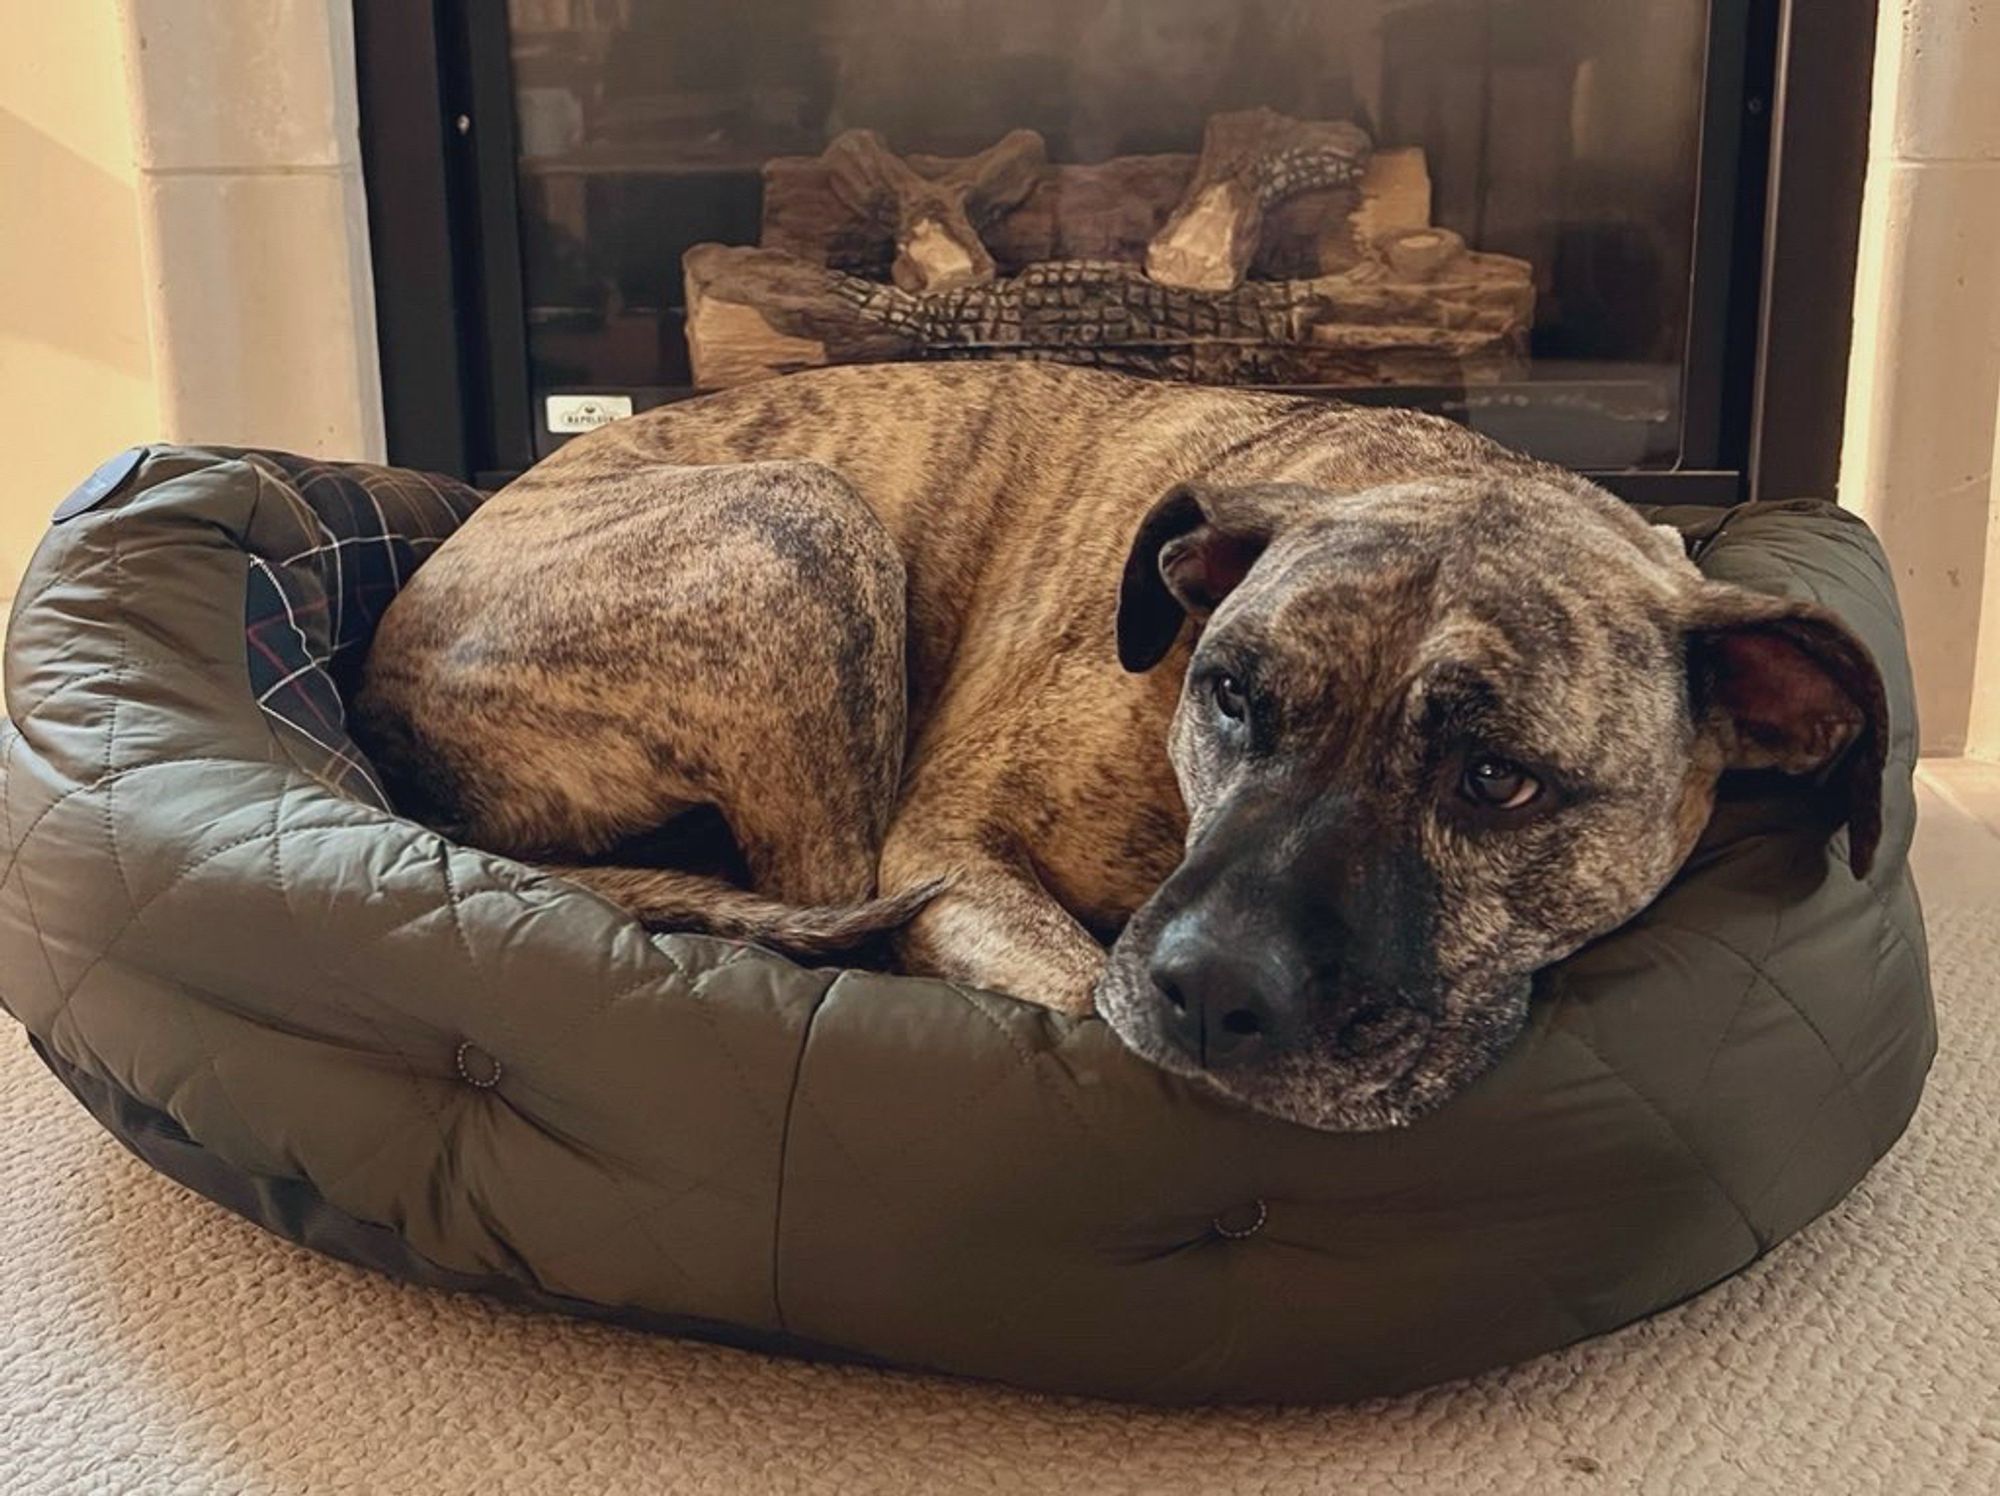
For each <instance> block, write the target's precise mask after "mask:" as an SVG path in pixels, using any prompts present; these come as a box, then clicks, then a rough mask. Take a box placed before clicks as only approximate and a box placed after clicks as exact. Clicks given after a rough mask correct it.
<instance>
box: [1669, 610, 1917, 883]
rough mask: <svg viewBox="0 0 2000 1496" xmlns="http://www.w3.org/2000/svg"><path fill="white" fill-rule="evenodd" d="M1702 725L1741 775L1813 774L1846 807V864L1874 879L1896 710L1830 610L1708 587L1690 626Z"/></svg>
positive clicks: (1692, 677) (1691, 666)
mask: <svg viewBox="0 0 2000 1496" xmlns="http://www.w3.org/2000/svg"><path fill="white" fill-rule="evenodd" d="M1686 628H1687V645H1688V648H1687V658H1688V684H1689V689H1690V690H1691V692H1692V693H1693V698H1694V706H1695V710H1696V714H1697V720H1701V719H1702V718H1704V717H1706V718H1707V719H1709V720H1711V721H1712V722H1713V723H1714V724H1715V725H1716V727H1717V728H1718V730H1719V731H1720V732H1721V733H1722V736H1723V747H1724V751H1725V753H1726V754H1727V758H1726V760H1725V762H1726V763H1727V765H1728V767H1729V768H1732V769H1777V770H1779V771H1781V772H1783V773H1786V774H1810V775H1818V776H1820V777H1821V780H1822V782H1823V783H1824V784H1825V785H1826V786H1827V787H1828V788H1829V789H1830V790H1832V791H1833V792H1834V793H1835V794H1836V795H1837V797H1838V799H1839V803H1840V809H1841V817H1842V819H1843V820H1844V821H1845V822H1846V823H1847V837H1848V861H1849V863H1850V865H1851V866H1852V867H1853V869H1854V872H1855V875H1856V876H1857V877H1858V876H1860V875H1861V874H1863V873H1866V872H1867V871H1868V868H1869V866H1870V865H1871V864H1872V863H1873V861H1874V858H1875V848H1876V844H1877V843H1878V842H1879V841H1880V840H1881V836H1882V771H1883V766H1884V763H1885V762H1886V760H1887V756H1888V747H1889V708H1888V701H1887V698H1886V696H1885V695H1884V693H1883V689H1882V673H1881V671H1879V670H1878V669H1876V667H1875V660H1874V657H1873V656H1872V655H1870V654H1869V652H1868V647H1867V646H1866V645H1865V644H1863V643H1862V642H1861V641H1860V640H1859V639H1857V638H1856V637H1855V636H1854V634H1853V632H1852V631H1851V630H1849V629H1848V627H1847V626H1846V625H1845V624H1843V623H1842V622H1841V621H1840V620H1839V619H1838V618H1836V617H1834V616H1833V614H1831V613H1829V612H1828V611H1827V610H1826V609H1824V608H1820V607H1816V606H1814V605H1813V604H1811V603H1802V602H1795V601H1790V600H1787V599H1785V598H1778V597H1770V596H1766V595H1765V594H1763V593H1757V592H1751V591H1749V590H1747V589H1745V588H1741V587H1732V586H1728V585H1725V584H1722V583H1718V582H1704V583H1702V584H1701V585H1700V587H1699V588H1698V589H1697V591H1696V592H1695V594H1694V596H1693V598H1692V599H1691V601H1690V607H1689V611H1688V613H1687V615H1686Z"/></svg>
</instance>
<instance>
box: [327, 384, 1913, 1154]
mask: <svg viewBox="0 0 2000 1496" xmlns="http://www.w3.org/2000/svg"><path fill="white" fill-rule="evenodd" d="M359 727H360V729H361V731H362V734H363V737H364V741H365V742H367V743H368V744H369V745H370V746H371V748H372V749H373V751H374V752H375V753H376V755H377V757H378V759H379V760H380V762H381V763H382V765H383V767H384V769H385V772H387V773H388V774H389V775H390V779H391V783H392V785H394V786H396V787H398V788H399V790H400V792H401V794H402V795H403V796H404V797H405V803H406V804H408V805H409V806H410V807H411V808H412V809H414V810H417V811H418V812H419V813H422V814H424V815H426V816H427V817H428V818H430V819H432V820H433V821H435V822H436V823H438V824H441V825H445V826H448V827H450V828H451V829H452V830H454V831H455V832H456V833H457V834H458V835H460V836H462V837H464V838H466V839H468V840H470V841H472V842H474V843H476V844H478V845H481V846H485V847H490V848H493V849H495V850H498V851H501V852H507V853H512V854H515V855H518V856H523V857H529V858H535V859H540V860H542V861H544V862H555V863H559V864H562V866H561V867H560V870H561V871H563V872H564V873H565V874H566V875H567V876H569V877H572V878H574V879H576V880H577V881H579V882H581V883H583V884H585V885H586V886H589V887H592V888H595V889H597V890H599V891H600V892H602V893H604V894H605V895H607V896H608V897H610V898H612V899H614V900H616V901H618V902H620V903H621V904H623V905H625V906H626V907H628V908H629V909H630V910H631V911H632V912H633V913H635V914H636V915H638V916H639V917H640V918H642V919H646V920H648V921H650V922H653V923H656V924H662V925H670V926H681V927H688V926H693V927H697V928H706V929H711V930H716V931H720V932H723V933H732V934H738V935H743V936H748V937H751V938H756V939H762V940H765V941H767V942H770V943H773V944H777V945H780V946H784V947H787V948H790V949H793V950H801V951H807V952H812V951H820V950H827V949H831V948H834V947H837V946H839V945H841V944H843V943H848V942H852V941H854V940H855V939H856V938H858V937H859V936H861V935H863V934H865V933H866V932H868V931H871V930H876V931H879V930H885V929H897V930H898V931H899V933H898V935H897V941H898V945H899V948H900V958H901V963H902V965H903V966H904V967H905V968H906V969H907V970H910V971H913V972H926V973H936V974H940V975H943V976H946V977H950V978H953V979H956V980H959V981H963V982H969V983H975V984H978V985H980V986H984V987H991V988H997V989H999V990H1002V991H1005V992H1011V993H1013V994H1015V995H1016V996H1019V997H1022V998H1025V999H1027V1000H1029V1001H1032V1002H1037V1003H1042V1004H1046V1005H1047V1006H1049V1007H1052V1008H1056V1009H1059V1010H1061V1011H1064V1012H1068V1013H1083V1012H1086V1011H1088V1010H1089V1009H1090V1007H1091V1006H1092V1003H1093V998H1094V1000H1095V1005H1096V1007H1097V1008H1098V1010H1099V1011H1100V1012H1102V1014H1103V1015H1104V1017H1105V1018H1107V1019H1108V1020H1109V1021H1110V1022H1111V1024H1112V1025H1113V1027H1114V1028H1115V1029H1116V1030H1117V1032H1118V1033H1119V1034H1120V1036H1121V1037H1122V1038H1123V1039H1124V1040H1125V1041H1126V1043H1127V1044H1129V1045H1130V1046H1131V1047H1132V1048H1133V1049H1134V1050H1136V1051H1137V1052H1138V1053H1139V1054H1141V1055H1143V1056H1145V1057H1146V1058H1148V1059H1150V1060H1153V1061H1155V1062H1157V1063H1158V1064H1160V1065H1162V1066H1165V1067H1167V1068H1169V1069H1171V1070H1175V1071H1178V1072H1181V1073H1183V1074H1187V1075H1192V1076H1198V1077H1200V1078H1201V1079H1202V1080H1204V1081H1206V1082H1207V1083H1208V1084H1210V1085H1211V1086H1213V1087H1214V1088H1216V1089H1217V1090H1220V1091H1222V1092H1225V1093H1227V1094H1228V1095H1230V1096H1233V1097H1236V1098H1238V1099H1240V1100H1242V1101H1244V1102H1246V1103H1248V1104H1250V1105H1251V1106H1253V1107H1256V1108H1259V1109H1261V1110H1264V1111H1267V1112H1271V1113H1275V1114H1277V1115H1279V1116H1283V1117H1287V1118H1291V1119H1293V1120H1296V1121H1300V1122H1304V1123H1307V1124H1309V1125H1313V1126H1318V1127H1327V1128H1342V1129H1359V1128H1376V1127H1384V1126H1392V1125H1396V1124H1399V1123H1403V1122H1407V1121H1409V1120H1411V1119H1412V1118H1415V1117H1417V1116H1420V1115H1422V1114H1423V1113H1424V1112H1426V1111H1428V1110H1430V1109H1431V1108H1433V1107H1435V1106H1437V1105H1438V1104H1439V1103H1440V1102H1442V1101H1444V1100H1445V1099H1446V1098H1448V1097H1450V1096H1451V1095H1453V1094H1454V1093H1455V1092H1456V1091H1458V1090H1459V1089H1461V1088H1462V1087H1464V1086H1465V1085H1466V1084H1467V1083H1468V1082H1469V1081H1470V1080H1472V1079H1473V1078H1474V1077H1475V1076H1477V1075H1478V1074H1480V1073H1481V1072H1482V1071H1483V1070H1484V1069H1486V1068H1487V1067H1488V1066H1489V1065H1490V1064H1491V1063H1492V1062H1493V1060H1494V1059H1495V1058H1496V1057H1497V1056H1498V1055H1499V1054H1500V1053H1501V1051H1502V1050H1503V1049H1504V1048H1505V1046H1506V1045H1507V1043H1508V1042H1509V1040H1510V1039H1511V1038H1512V1037H1513V1035H1514V1034H1515V1033H1516V1032H1517V1030H1518V1029H1519V1027H1520V1025H1521V1022H1522V1018H1523V1014H1524V1012H1525V1009H1526V1004H1527V996H1528V989H1529V981H1530V977H1531V975H1532V973H1533V972H1535V971H1536V970H1537V969H1538V968H1540V967H1542V966H1545V965H1547V964H1549V963H1550V962H1553V961H1555V960H1556V959H1557V958H1559V957H1561V956H1563V955H1565V954H1567V953H1568V952H1570V951H1573V950H1575V949H1576V948H1577V947H1578V946H1579V945H1581V944H1583V943H1584V942H1585V941H1587V940H1589V939H1591V938H1592V937H1594V936H1596V935H1599V934H1602V933H1603V932H1605V931H1608V930H1610V929H1612V928H1613V927H1614V926H1616V925H1618V924H1620V923H1621V922H1623V921H1624V920H1626V919H1628V918H1629V917H1630V916H1631V915H1633V914H1634V913H1635V912H1637V911H1638V910H1639V909H1640V908H1642V907H1643V906H1644V905H1645V904H1646V903H1647V902H1648V901H1650V900H1651V899H1652V898H1653V897H1654V895H1655V894H1656V893H1658V892H1659V890H1660V888H1661V887H1662V885H1663V884H1665V882H1666V881H1667V880H1668V878H1670V877H1671V876H1672V875H1673V873H1674V872H1675V871H1676V870H1677V869H1678V868H1679V867H1680V866H1681V864H1682V863H1683V861H1684V860H1685V859H1686V858H1687V856H1688V854H1689V852H1690V850H1691V849H1692V848H1693V846H1694V844H1695V841H1696V838H1697V837H1698V836H1699V834H1700V832H1701V830H1702V828H1703V826H1704V824H1705V823H1706V821H1707V819H1708V817H1709V813H1710V809H1711V806H1712V803H1713V798H1714V794H1715V790H1716V784H1717V780H1718V777H1719V776H1720V775H1721V774H1722V773H1723V771H1724V770H1726V769H1731V768H1768V769H1777V770H1782V771H1784V772H1786V773H1790V774H1798V775H1806V774H1817V775H1820V776H1821V777H1822V779H1823V780H1824V781H1825V782H1827V783H1829V784H1831V785H1832V786H1833V787H1834V789H1835V790H1836V791H1837V799H1838V801H1839V804H1838V807H1837V808H1838V813H1839V814H1840V815H1841V816H1842V817H1843V818H1844V819H1845V820H1846V821H1847V823H1848V826H1849V836H1850V853H1851V858H1852V862H1853V865H1854V867H1855V868H1856V869H1857V870H1861V869H1864V868H1865V867H1866V866H1867V863H1868V860H1869V857H1870V855H1871V851H1872V848H1873V845H1874V842H1875V839H1876V834H1877V823H1878V808H1877V801H1878V796H1879V790H1880V779H1881V768H1882V756H1883V745H1884V737H1885V726H1884V721H1883V703H1882V688H1881V683H1880V680H1879V678H1878V676H1877V673H1876V670H1875V667H1874V665H1873V663H1872V662H1871V660H1870V659H1869V657H1868V654H1867V652H1866V650H1865V649H1864V648H1863V647H1862V646H1861V645H1860V644H1859V643H1858V642H1857V641H1856V640H1855V639H1854V637H1853V636H1852V635H1851V634H1850V633H1849V632H1848V631H1847V630H1846V629H1845V628H1843V627H1842V626H1841V625H1840V624H1839V623H1838V622H1837V621H1836V620H1834V619H1833V618H1832V617H1830V616H1828V615H1827V614H1825V613H1824V612H1821V611H1820V610H1818V609H1815V608H1813V607H1810V606H1807V605H1804V604H1800V603H1796V602H1788V601H1782V600H1778V599H1774V598H1770V597H1765V596H1760V595H1756V594H1752V593H1749V592H1746V591H1742V590H1739V589H1736V588H1733V587H1729V586H1724V585H1720V584H1717V583H1713V582H1709V581H1706V580H1704V579H1703V578H1702V576H1701V575H1700V574H1699V573H1698V572H1697V571H1696V570H1695V568H1694V566H1693V565H1691V564H1690V563H1689V561H1688V560H1687V558H1686V555H1685V553H1684V549H1683V546H1682V544H1681V542H1680V540H1679V538H1678V537H1677V536H1676V535H1675V534H1674V533H1673V532H1672V531H1669V530H1664V529H1656V528H1653V527H1651V526H1649V525H1647V524H1646V523H1645V522H1644V521H1642V520H1641V519H1640V518H1639V517H1638V516H1637V515H1636V514H1635V513H1634V512H1633V511H1632V510H1631V509H1630V508H1628V507H1627V506H1626V505H1625V504H1623V503H1621V502H1619V501H1618V500H1616V499H1614V498H1612V497H1611V496H1610V495H1608V494H1606V493H1605V492H1603V491H1602V490H1600V489H1598V488H1596V487H1594V486H1593V485H1592V484H1590V483H1588V482H1586V481H1585V480H1583V479H1581V478H1579V477H1576V476H1574V475H1572V474H1570V473H1567V472H1564V471H1562V470H1560V469H1556V468H1552V467H1548V466H1545V465H1542V464H1540V463H1536V462H1533V461H1530V460H1529V459H1527V458H1524V457H1521V456H1518V455H1516V454H1514V453H1511V452H1508V451H1505V450H1503V449H1501V448H1500V447H1497V446H1495V445H1494V444H1493V443H1491V442H1490V441H1487V440H1485V439H1483V438H1481V437H1479V436H1476V435H1474V434H1472V433H1470V432H1468V431H1466V430H1464V429H1462V428H1460V427H1458V426H1455V425H1452V424H1450V423H1449V422H1446V421H1443V420H1438V419H1434V418H1431V417H1427V416H1423V415H1416V414H1410V413H1407V412H1402V411H1388V410H1372V409H1357V408H1353V407H1348V406H1343V405H1338V404H1331V403H1328V402H1326V401H1323V400H1319V399H1309V398H1307V399H1298V398H1289V397H1283V396H1272V395H1264V394H1256V393H1248V392H1242V391H1226V390H1209V389H1196V388H1188V387H1184V386H1175V385H1166V384H1153V383H1143V382H1139V381H1135V380H1130V379H1125V378H1120V377H1116V376H1112V375H1106V374H1100V373H1091V372H1085V371H1082V370H1077V369H1069V368H1062V367H1055V366H1042V365H1013V366H997V365H996V366H973V365H928V366H920V365H910V366H884V367H851V368H843V369H834V370H827V371H824V372H818V373H811V374H799V375H793V376H789V377H787V378H784V379H781V380H775V381H771V382H767V383H762V384H756V385H751V386H747V387H744V388H740V389H735V390H731V391H729V392H728V393H726V394H720V395H714V396H710V397H708V398H706V399H702V400H697V401H693V402H691V403H688V404H684V405H677V406H672V407H668V408H664V409H660V410H656V411H653V412H650V413H647V414H645V415H641V416H638V417H635V418H633V419H631V420H627V421H621V422H618V423H617V424H615V425H612V426H609V427H606V428H604V429H602V430H600V431H597V432H595V433H593V434H591V435H589V436H586V437H583V438H580V439H578V440H576V441H573V442H571V443H570V444H569V445H568V446H566V447H564V448H563V449H562V450H561V451H559V452H557V453H556V454H555V455H554V456H552V457H550V458H548V459H547V460H546V461H544V462H542V463H541V464H540V465H539V466H537V467H536V468H535V469H534V470H532V471H531V472H529V473H527V474H526V475H525V476H523V477H522V478H521V479H520V480H519V481H517V482H515V483H514V484H512V485H510V486H509V487H508V488H507V489H506V490H505V491H504V492H502V493H501V494H499V495H498V496H496V497H495V498H493V499H492V500H491V501H489V502H488V503H487V504H486V506H485V507H484V508H482V509H481V510H480V511H479V512H478V513H477V514H476V515H474V516H473V518H472V519H471V520H470V521H468V522H467V523H466V525H465V526H464V528H463V529H461V530H460V531H459V532H458V533H457V534H456V535H455V536H454V537H453V538H452V539H451V540H450V541H449V542H448V543H447V544H445V545H444V546H443V547H442V548H441V549H440V550H439V551H438V552H437V554H436V556H435V557H434V558H433V559H432V560H430V561H429V562H428V563H427V564H426V565H425V566H424V567H423V568H422V570H420V571H419V572H418V573H417V574H416V576H415V577H414V578H413V579H412V580H411V582H410V584H409V586H408V587H407V588H406V589H405V590H404V592H403V594H402V595H401V597H400V598H399V599H398V600H397V601H396V603H395V604H394V606H392V607H391V608H390V610H389V612H388V615H387V617H386V618H385V619H384V621H383V624H382V628H381V631H380V635H379V637H378V640H377V642H376V644H375V647H374V652H373V654H372V656H371V658H370V659H369V661H368V667H367V677H366V682H365V689H364V691H363V693H362V696H361V700H360V709H359ZM690 813H697V814H696V815H695V817H694V819H699V817H700V815H701V814H705V815H706V816H707V818H708V820H709V821H710V822H711V823H713V822H714V821H715V820H716V818H717V817H719V820H720V822H721V823H723V824H725V825H726V827H727V831H728V833H729V836H728V838H727V842H728V843H729V844H730V847H731V848H732V849H733V851H734V852H735V853H738V854H740V862H741V866H742V870H741V875H740V877H739V882H747V884H748V888H747V889H745V888H742V887H739V886H735V885H733V884H731V883H730V882H726V881H723V880H721V879H719V878H717V877H714V876H708V875H702V874H699V873H693V872H689V871H687V870H686V867H685V866H684V865H683V866H682V867H680V868H670V867H639V866H631V865H627V864H630V863H632V862H634V861H636V860H637V859H636V857H635V856H634V854H633V853H632V851H631V848H632V847H633V845H634V844H635V839H642V838H650V844H651V846H652V848H653V849H654V850H657V849H658V848H659V847H660V846H662V845H664V846H666V847H668V848H669V849H670V850H671V849H672V847H673V846H674V845H675V843H676V836H675V834H674V832H675V829H676V828H683V827H690V826H691V825H692V824H693V821H692V820H691V818H690ZM662 828H665V829H666V834H665V835H661V834H660V833H661V831H662ZM878 895H879V896H878ZM1121 932H1122V933H1121ZM1114 935H1115V936H1116V943H1115V945H1113V946H1112V947H1111V951H1110V955H1109V959H1108V961H1107V958H1106V951H1105V944H1104V942H1105V941H1106V940H1107V939H1110V938H1112V937H1113V936H1114Z"/></svg>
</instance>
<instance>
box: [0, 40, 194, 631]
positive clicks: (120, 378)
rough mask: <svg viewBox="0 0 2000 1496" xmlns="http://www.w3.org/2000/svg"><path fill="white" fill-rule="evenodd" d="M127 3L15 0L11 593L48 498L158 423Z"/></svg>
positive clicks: (7, 215)
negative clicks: (127, 63) (129, 87)
mask: <svg viewBox="0 0 2000 1496" xmlns="http://www.w3.org/2000/svg"><path fill="white" fill-rule="evenodd" d="M124 77H125V73H124V66H123V58H122V41H121V34H120V28H119V24H118V13H117V11H116V9H115V8H114V7H112V6H110V5H108V4H102V3H91V4H42V5H5V6H0V204H4V206H0V452H4V453H6V459H7V481H6V482H5V483H4V484H0V598H5V597H9V596H11V595H12V594H13V591H14V587H15V583H16V580H17V579H18V578H19V576H20V574H21V569H22V567H23V566H25V565H26V564H27V560H28V557H29V555H30V554H31V553H32V552H33V550H34V547H35V544H36V542H37V541H38V540H39V539H40V538H41V535H42V532H43V530H44V528H45V527H46V525H47V523H48V517H49V512H50V511H51V510H52V509H54V508H55V506H56V504H57V503H58V502H59V501H60V500H61V499H62V497H63V496H64V495H65V494H66V493H68V492H69V490H70V489H71V488H72V487H74V486H75V485H76V483H77V482H78V481H79V480H80V479H82V478H83V477H84V476H85V475H86V474H87V473H89V472H90V470H91V469H92V468H94V467H95V466H96V465H97V464H98V463H99V462H100V461H102V460H103V459H104V458H106V457H108V456H109V455H111V454H112V453H113V452H115V451H117V450H119V449H120V448H122V447H127V446H131V445H132V444H134V443H136V442H143V441H150V440H152V439H153V438H155V437H156V436H157V435H158V434H159V402H158V398H157V396H156V393H155V385H154V379H153V367H152V359H151V355H150V353H149V350H148V341H147V335H146V305H145V293H144V282H143V278H142V274H141V269H140V249H139V197H138V179H137V172H136V169H135V166H134V161H133V149H132V135H131V125H130V115H129V111H128V109H127V105H126V95H125V87H124Z"/></svg>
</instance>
